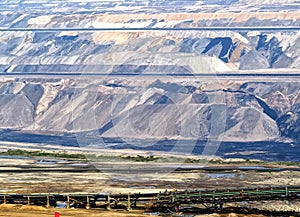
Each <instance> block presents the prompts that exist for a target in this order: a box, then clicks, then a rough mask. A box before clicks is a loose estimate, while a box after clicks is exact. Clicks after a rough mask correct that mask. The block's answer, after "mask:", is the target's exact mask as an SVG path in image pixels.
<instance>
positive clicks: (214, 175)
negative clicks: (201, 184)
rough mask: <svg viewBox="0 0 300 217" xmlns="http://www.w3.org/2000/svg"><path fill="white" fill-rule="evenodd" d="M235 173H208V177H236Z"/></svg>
mask: <svg viewBox="0 0 300 217" xmlns="http://www.w3.org/2000/svg"><path fill="white" fill-rule="evenodd" d="M235 175H236V174H235V173H207V174H206V176H207V177H208V178H213V179H219V178H234V177H235Z"/></svg>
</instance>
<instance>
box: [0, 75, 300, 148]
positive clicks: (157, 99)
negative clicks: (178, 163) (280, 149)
mask: <svg viewBox="0 0 300 217" xmlns="http://www.w3.org/2000/svg"><path fill="white" fill-rule="evenodd" d="M168 80H169V79H167V80H166V79H149V78H141V77H139V78H137V79H132V80H128V79H122V78H117V79H116V78H105V79H102V80H101V81H99V80H98V81H97V80H88V79H84V78H81V79H20V80H9V79H8V80H6V81H2V82H1V88H0V91H1V95H0V97H1V98H0V100H1V103H0V104H1V107H0V114H1V119H0V126H1V127H2V128H6V129H7V128H9V129H21V130H26V131H28V130H30V131H44V133H49V132H52V133H57V132H60V133H63V132H86V131H93V130H98V132H99V134H100V135H101V136H103V137H114V138H116V137H118V138H119V137H121V138H136V139H142V138H143V139H153V138H154V139H158V138H168V139H172V138H178V139H188V140H189V139H193V140H195V139H199V140H201V139H207V138H214V139H217V140H222V141H243V142H252V141H267V140H271V141H272V140H277V141H278V140H284V139H287V138H288V139H292V140H299V126H300V125H299V121H300V118H299V117H300V115H299V111H300V110H299V108H300V107H299V105H300V95H299V94H300V92H299V83H298V82H284V81H282V82H280V81H279V82H259V81H255V82H246V81H245V82H242V81H222V80H220V81H218V80H217V79H216V80H209V81H205V80H204V81H201V80H195V79H189V80H186V79H184V80H182V79H180V78H176V79H172V80H171V81H168Z"/></svg>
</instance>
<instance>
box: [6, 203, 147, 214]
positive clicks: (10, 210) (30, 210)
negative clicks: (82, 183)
mask: <svg viewBox="0 0 300 217" xmlns="http://www.w3.org/2000/svg"><path fill="white" fill-rule="evenodd" d="M55 211H59V212H60V216H61V217H75V216H77V217H79V216H80V217H87V216H88V217H150V216H149V215H143V214H142V213H138V212H130V213H129V212H127V211H120V212H114V211H102V210H101V211H100V210H83V209H70V210H67V209H59V210H58V209H46V208H43V207H36V206H16V205H0V217H2V216H3V217H4V216H5V217H50V216H54V212H55Z"/></svg>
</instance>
